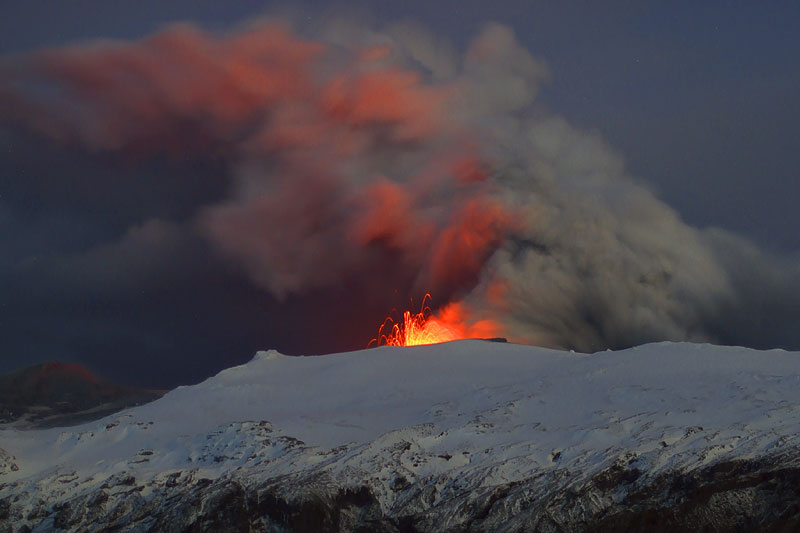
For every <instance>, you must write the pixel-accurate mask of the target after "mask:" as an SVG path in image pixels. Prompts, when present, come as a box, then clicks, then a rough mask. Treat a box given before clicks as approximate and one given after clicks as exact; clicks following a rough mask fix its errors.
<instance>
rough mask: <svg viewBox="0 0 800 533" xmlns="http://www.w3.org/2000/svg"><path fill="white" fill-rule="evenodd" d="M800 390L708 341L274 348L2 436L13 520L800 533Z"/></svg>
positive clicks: (210, 526)
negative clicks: (600, 346) (130, 400)
mask: <svg viewBox="0 0 800 533" xmlns="http://www.w3.org/2000/svg"><path fill="white" fill-rule="evenodd" d="M798 385H800V354H797V353H790V352H784V351H780V350H776V351H769V352H759V351H755V350H749V349H744V348H723V347H716V346H710V345H694V344H671V343H661V344H651V345H645V346H641V347H638V348H633V349H629V350H624V351H619V352H600V353H597V354H594V355H581V354H575V353H570V352H562V351H554V350H547V349H542V348H534V347H527V346H519V345H513V344H499V343H488V342H481V341H459V342H452V343H446V344H440V345H432V346H420V347H414V348H393V347H392V348H390V347H384V348H378V349H372V350H365V351H360V352H352V353H343V354H333V355H328V356H323V357H286V356H283V355H281V354H279V353H277V352H274V351H272V352H259V354H257V355H256V357H255V358H254V359H253V360H252V361H250V362H249V363H247V364H245V365H242V366H238V367H234V368H230V369H227V370H224V371H222V372H220V373H219V374H218V375H216V376H214V377H213V378H210V379H208V380H206V381H205V382H203V383H200V384H198V385H194V386H190V387H179V388H178V389H176V390H173V391H171V392H169V393H168V394H166V395H165V396H164V397H163V398H161V399H159V400H156V401H154V402H152V403H149V404H146V405H143V406H140V407H136V408H133V409H130V410H127V411H124V412H122V413H118V414H115V415H111V416H109V417H106V418H104V419H102V420H100V421H97V422H92V423H88V424H84V425H82V426H78V427H74V428H68V429H64V428H61V429H59V428H52V429H46V430H29V431H19V430H12V429H6V430H0V447H1V448H3V449H4V450H5V452H4V455H3V457H4V459H0V526H2V525H3V524H5V525H6V526H7V529H8V528H10V530H11V531H18V530H20V529H15V528H31V529H33V530H85V531H99V530H107V529H115V530H120V531H178V530H206V531H210V530H214V531H248V530H250V531H385V532H401V531H402V532H409V531H418V532H422V531H452V532H456V531H458V532H461V531H507V532H516V531H535V530H539V531H565V530H569V531H581V530H600V529H603V530H607V529H614V530H618V529H644V528H648V529H655V530H659V529H704V528H710V529H764V528H778V529H780V528H784V529H795V528H797V527H798V526H800V508H799V507H798V505H797V502H798V492H797V487H798V486H800V446H798V441H797V437H796V436H797V435H798V434H800V408H798V405H800V386H798ZM3 464H4V465H5V466H4V467H3V466H2V465H3ZM0 529H2V527H0Z"/></svg>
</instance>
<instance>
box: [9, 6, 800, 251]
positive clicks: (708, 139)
mask: <svg viewBox="0 0 800 533" xmlns="http://www.w3.org/2000/svg"><path fill="white" fill-rule="evenodd" d="M286 6H295V7H296V6H304V7H307V8H308V9H307V16H308V17H311V18H314V17H324V16H326V15H327V14H329V13H331V12H338V11H341V10H342V9H347V10H352V11H356V12H358V13H360V14H362V15H364V16H366V17H367V18H371V19H373V20H375V21H377V22H381V21H393V20H397V19H406V18H408V19H413V20H418V21H421V22H422V23H424V24H425V25H427V26H428V27H430V28H433V29H434V30H435V31H436V32H437V33H439V34H441V35H442V36H445V37H447V38H449V39H450V40H452V41H453V42H454V43H455V44H456V45H457V46H459V47H463V46H464V45H465V43H466V42H467V41H468V40H469V39H470V38H471V37H472V36H473V35H474V34H475V33H476V32H477V31H478V30H479V29H480V28H481V26H482V25H483V24H484V23H485V22H486V21H489V20H495V21H498V22H502V23H504V24H508V25H510V26H512V27H513V28H514V29H515V30H516V32H517V35H518V38H519V39H520V41H521V42H522V43H523V44H525V45H526V46H527V47H528V48H529V50H531V51H532V52H533V53H534V54H535V55H537V56H539V57H541V58H543V59H544V60H546V61H547V63H548V64H549V66H550V68H551V69H552V72H553V79H552V82H551V83H550V84H549V86H548V87H547V88H546V90H545V91H544V94H543V96H542V100H543V102H544V103H545V104H546V105H548V106H549V107H551V108H552V109H553V110H554V111H555V112H557V113H559V114H562V115H564V116H565V117H567V118H568V119H569V120H570V121H571V122H573V123H574V124H577V125H580V126H582V127H584V128H586V129H589V130H596V131H598V132H600V133H601V134H602V135H603V137H604V138H605V139H606V140H607V141H608V142H609V143H610V144H611V145H612V146H613V147H614V148H615V149H616V150H617V151H618V152H619V153H621V154H622V155H623V156H624V158H625V161H626V162H627V165H628V168H629V171H630V173H631V174H632V175H633V176H635V177H636V178H638V179H640V180H642V181H644V182H646V183H648V184H649V185H650V186H651V187H652V188H653V189H654V190H655V191H656V192H657V193H658V194H659V195H660V196H661V197H662V198H663V199H664V200H666V201H667V202H668V203H669V204H670V205H672V206H673V207H675V208H676V209H677V210H678V211H679V212H680V213H681V214H682V215H683V216H684V217H685V219H686V220H687V221H688V222H689V223H691V224H693V225H697V226H701V227H704V226H722V227H725V228H728V229H731V230H734V231H737V232H739V233H742V234H744V235H747V236H749V237H750V238H752V239H753V240H755V241H756V242H758V243H759V244H760V245H761V246H762V247H764V248H766V249H770V250H774V251H777V252H783V253H787V252H788V253H795V252H798V251H800V232H798V231H797V228H798V227H800V210H798V209H797V208H796V200H795V199H796V198H797V197H799V196H800V149H798V145H799V144H800V98H797V95H798V94H800V60H798V57H797V50H800V4H798V3H797V2H791V1H775V2H745V1H707V2H689V1H676V2H642V1H608V2H590V1H586V2H576V1H572V2H569V1H568V2H543V1H508V0H500V1H494V2H486V1H483V0H437V1H435V2H429V1H419V0H411V1H406V2H394V1H379V2H369V3H362V4H360V5H359V4H353V3H350V4H347V3H344V4H342V3H332V2H325V1H300V2H294V3H286V2H282V3H278V2H256V1H238V2H225V3H222V2H217V1H214V0H199V1H188V0H175V1H170V2H160V1H152V0H145V1H140V2H126V1H120V0H118V1H105V2H100V1H89V0H80V1H72V2H60V1H40V0H31V1H28V2H4V3H3V4H2V5H1V6H0V53H3V54H7V53H12V52H20V51H26V50H30V49H33V48H37V47H43V46H54V45H60V44H65V43H74V42H80V41H83V40H86V39H94V38H101V37H111V38H135V37H140V36H143V35H145V34H147V33H150V32H152V31H153V30H155V29H158V28H161V27H163V26H164V25H166V24H168V23H171V22H176V21H184V20H191V21H196V22H197V23H199V24H201V25H203V26H205V27H207V28H212V29H224V28H228V27H230V26H231V25H234V24H236V23H237V22H240V21H242V20H245V19H247V18H249V17H252V16H256V15H258V14H260V13H264V12H267V13H270V12H274V11H275V10H276V9H284V8H286ZM332 6H333V7H332ZM341 6H347V7H344V8H343V7H341ZM353 6H357V7H353ZM359 6H360V7H359Z"/></svg>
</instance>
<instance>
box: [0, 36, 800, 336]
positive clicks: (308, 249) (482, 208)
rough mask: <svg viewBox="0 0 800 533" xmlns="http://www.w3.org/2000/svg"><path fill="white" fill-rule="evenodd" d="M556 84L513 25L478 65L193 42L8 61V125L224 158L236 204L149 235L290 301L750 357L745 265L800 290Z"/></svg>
mask: <svg viewBox="0 0 800 533" xmlns="http://www.w3.org/2000/svg"><path fill="white" fill-rule="evenodd" d="M548 76H549V73H548V69H547V67H546V66H545V65H544V64H543V63H542V62H541V61H539V60H538V59H536V58H534V57H533V56H531V55H530V53H529V52H528V51H526V50H525V49H524V48H522V47H521V46H520V45H519V44H518V43H517V41H516V39H515V37H514V34H513V32H512V31H511V30H510V29H509V28H507V27H504V26H501V25H498V24H490V25H488V26H487V27H486V28H485V29H484V30H483V31H482V32H481V33H480V34H479V35H478V36H477V37H476V38H475V40H474V41H473V42H472V43H471V45H470V46H469V47H468V49H467V51H466V53H465V54H464V55H463V57H459V55H458V54H456V53H455V52H454V51H453V49H452V48H451V47H450V46H449V44H447V43H443V42H440V41H439V40H437V39H436V38H435V37H434V36H432V35H430V34H429V33H427V32H425V31H424V30H423V29H421V28H419V27H416V26H414V25H411V24H407V23H405V24H400V25H393V26H390V27H388V28H386V29H384V30H382V31H374V30H370V29H364V28H363V27H357V26H355V25H354V24H353V23H351V22H348V21H335V22H332V23H329V24H328V25H327V26H326V27H324V28H321V29H317V31H316V32H315V38H314V39H311V38H307V37H303V29H302V28H300V29H292V28H289V27H288V26H287V25H286V23H283V22H280V21H274V20H267V21H258V22H256V23H253V24H250V25H248V26H246V27H243V28H240V29H238V30H236V31H233V32H231V33H227V34H223V35H216V34H209V33H206V32H204V31H202V30H200V29H198V28H196V27H194V26H191V25H179V26H173V27H170V28H168V29H166V30H164V31H162V32H160V33H158V34H155V35H153V36H150V37H147V38H145V39H143V40H141V41H138V42H99V43H94V44H89V45H82V46H74V47H67V48H59V49H53V50H46V51H42V52H38V53H34V54H28V55H23V56H18V57H13V58H6V59H4V60H3V61H2V63H0V117H3V118H4V119H5V120H9V121H13V122H15V123H17V124H20V125H22V126H24V127H26V128H28V129H30V130H32V131H34V132H36V133H38V134H39V135H42V136H44V137H47V138H50V139H52V140H54V141H57V142H60V143H65V144H68V145H71V146H74V147H78V148H80V149H83V150H86V151H90V152H102V153H110V154H116V155H118V156H120V157H124V158H129V159H133V160H142V159H148V158H153V157H158V156H163V155H167V156H169V157H172V158H177V159H184V158H208V157H213V158H216V159H221V160H222V161H224V163H225V168H226V169H227V173H228V175H227V176H226V179H230V182H229V190H228V192H227V194H226V195H225V196H224V197H221V198H219V199H218V200H217V201H215V202H212V203H209V204H207V205H205V206H203V207H202V208H201V209H199V210H198V211H197V212H196V213H195V215H194V217H193V219H192V221H191V223H190V224H188V227H187V225H186V224H171V223H168V222H164V221H146V220H142V221H140V223H139V224H138V226H137V227H144V228H169V229H170V232H171V235H172V232H176V231H186V232H191V233H192V234H194V233H199V234H200V235H202V236H203V238H205V239H206V240H207V241H208V242H210V243H211V245H212V248H213V249H214V250H215V251H216V253H217V254H218V256H219V257H221V258H222V259H223V260H225V261H226V262H227V264H228V265H229V266H230V268H231V269H235V270H236V271H239V272H241V273H243V275H245V276H247V277H248V278H249V279H250V280H251V281H252V283H253V284H254V285H255V286H257V287H259V288H261V289H263V290H265V291H268V292H269V293H271V294H272V295H274V296H275V297H276V298H279V299H283V298H287V297H290V296H291V295H297V294H306V293H308V292H309V291H313V290H317V289H324V288H326V287H332V286H336V285H338V284H341V283H342V282H343V280H359V281H360V282H361V283H364V284H367V285H369V286H370V287H374V288H375V290H376V291H391V290H392V289H393V288H399V289H401V290H402V291H404V292H408V293H409V295H415V296H417V298H419V297H420V296H421V294H423V293H424V292H427V291H430V292H432V293H433V294H434V298H436V301H437V302H438V303H439V304H445V303H448V302H452V303H455V304H457V305H458V310H459V313H460V316H461V317H462V318H463V319H464V320H466V321H467V322H471V323H473V324H478V323H482V321H486V320H491V321H492V322H494V323H497V324H499V326H500V327H501V328H502V331H501V333H502V334H504V335H506V336H508V337H509V338H510V339H511V340H516V341H522V342H528V343H533V344H538V345H544V346H551V347H561V348H575V349H578V350H582V351H592V350H597V349H602V348H606V347H613V348H618V347H622V346H630V345H635V344H639V343H643V342H647V341H652V340H662V339H669V340H692V341H717V342H731V341H732V340H733V341H734V342H735V340H734V339H735V337H732V336H731V335H732V334H731V331H730V330H729V329H726V326H725V325H724V324H721V321H720V317H723V316H734V315H736V314H737V313H739V314H740V315H741V314H742V313H744V312H746V311H745V310H744V309H742V305H743V302H744V301H745V300H747V295H745V294H744V292H743V289H742V282H741V276H740V275H737V274H736V273H738V272H741V271H742V269H743V268H744V267H743V266H742V265H743V264H744V263H747V262H749V261H752V258H753V257H758V258H761V259H760V260H763V268H762V269H761V270H760V271H759V272H757V273H755V272H751V273H749V275H750V274H751V275H753V276H755V277H756V281H754V283H755V284H758V283H761V281H759V280H758V277H759V276H761V277H763V278H764V279H766V278H769V279H774V278H775V277H776V276H778V277H781V276H782V277H781V279H784V280H796V279H797V277H798V275H797V269H796V268H794V267H791V266H781V265H779V264H778V263H777V262H776V261H773V260H770V259H768V258H765V257H763V256H762V255H759V254H760V252H758V251H757V250H754V249H753V248H752V246H751V245H750V244H748V243H746V242H744V241H742V240H740V239H738V238H734V237H732V236H729V235H727V234H725V233H724V232H721V231H719V230H715V231H712V232H704V231H700V230H698V229H695V228H692V227H690V226H688V225H686V224H685V223H684V222H682V221H681V220H680V218H679V216H678V215H677V214H676V213H675V211H674V210H672V209H671V208H670V207H669V206H667V205H665V204H664V203H663V202H661V201H660V200H658V199H657V198H656V197H654V196H653V195H652V194H651V193H650V192H649V191H648V190H647V189H646V188H645V187H643V186H642V185H640V184H638V183H636V182H635V181H634V180H633V179H631V178H630V177H629V176H627V175H626V173H625V169H624V165H623V162H622V161H621V159H620V158H619V156H617V155H616V154H615V153H614V152H613V150H611V149H610V148H609V147H608V146H606V144H605V143H604V142H603V141H602V139H600V138H598V137H597V136H595V135H592V134H588V133H585V132H582V131H580V130H577V129H576V128H574V127H572V126H570V125H569V124H568V123H567V122H566V121H565V120H564V119H562V118H560V117H558V116H557V115H554V114H553V113H551V112H549V111H547V110H545V109H543V108H542V107H541V106H539V105H538V103H537V100H536V96H537V92H538V90H539V88H540V87H541V85H542V83H545V82H546V81H547V79H548ZM220 179H223V178H220ZM185 187H187V188H191V187H192V183H190V182H189V183H186V184H185ZM155 192H157V191H155ZM133 235H134V236H135V235H137V233H136V231H135V230H134V232H133ZM171 238H173V237H171ZM174 238H176V239H177V237H174ZM731 250H734V251H731ZM765 283H766V282H765ZM787 283H788V281H787ZM748 294H750V292H748ZM376 297H381V296H379V295H376ZM796 300H797V298H796V299H795V301H796Z"/></svg>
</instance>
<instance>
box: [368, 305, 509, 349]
mask: <svg viewBox="0 0 800 533" xmlns="http://www.w3.org/2000/svg"><path fill="white" fill-rule="evenodd" d="M430 299H431V295H430V293H428V294H425V297H424V298H423V299H422V307H421V309H420V311H419V312H418V313H414V314H412V313H411V311H405V312H404V313H403V321H402V322H399V323H395V321H394V320H393V319H392V317H386V320H384V321H383V324H381V327H380V328H379V329H378V336H377V337H376V338H374V339H372V340H371V341H370V342H369V344H368V345H367V347H371V346H419V345H422V344H438V343H440V342H449V341H455V340H460V339H468V338H486V337H495V336H496V335H497V332H498V331H499V329H500V328H499V326H498V325H497V324H496V323H494V322H492V321H490V320H482V321H479V322H477V323H474V324H472V325H470V324H468V323H467V322H466V321H465V319H464V311H463V309H462V306H461V305H460V304H458V303H450V304H448V305H447V306H446V307H444V308H443V309H442V310H441V311H440V312H439V314H438V315H437V316H434V314H433V310H432V309H431V307H430V306H429V305H428V302H429V301H430ZM389 325H391V328H390V330H389V332H388V333H384V330H385V329H386V328H387V327H388V326H389Z"/></svg>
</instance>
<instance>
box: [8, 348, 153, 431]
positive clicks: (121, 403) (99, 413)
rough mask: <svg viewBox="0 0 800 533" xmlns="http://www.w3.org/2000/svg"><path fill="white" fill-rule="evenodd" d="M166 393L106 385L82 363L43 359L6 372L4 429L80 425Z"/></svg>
mask: <svg viewBox="0 0 800 533" xmlns="http://www.w3.org/2000/svg"><path fill="white" fill-rule="evenodd" d="M164 392H165V391H156V390H147V389H136V388H132V387H121V386H118V385H113V384H111V383H106V382H104V381H102V380H101V379H99V378H98V377H97V376H95V375H93V374H92V373H91V372H89V370H87V369H86V368H84V367H83V366H81V365H79V364H77V363H64V362H50V363H42V364H38V365H33V366H30V367H28V368H25V369H22V370H17V371H15V372H11V373H9V374H5V375H0V427H2V426H9V425H14V426H15V427H52V426H62V425H71V424H77V423H80V422H85V421H87V420H92V419H94V418H101V417H103V416H105V415H108V414H111V413H113V412H115V411H119V410H121V409H124V408H126V407H131V406H134V405H140V404H143V403H147V402H150V401H152V400H155V399H157V398H160V397H161V396H162V395H163V394H164Z"/></svg>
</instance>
